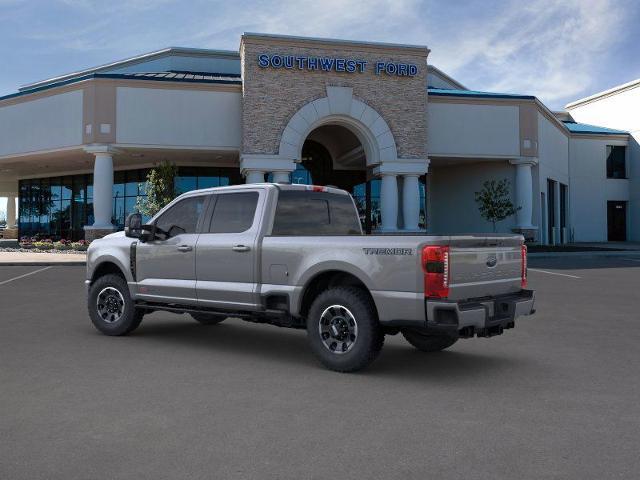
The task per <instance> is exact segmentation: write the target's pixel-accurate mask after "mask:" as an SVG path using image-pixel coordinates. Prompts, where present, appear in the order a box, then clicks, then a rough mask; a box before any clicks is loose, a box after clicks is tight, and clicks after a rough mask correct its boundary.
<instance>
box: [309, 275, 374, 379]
mask: <svg viewBox="0 0 640 480" xmlns="http://www.w3.org/2000/svg"><path fill="white" fill-rule="evenodd" d="M307 336H308V338H309V344H310V345H311V349H312V350H313V353H314V354H315V355H316V357H318V359H319V360H320V362H322V364H323V365H324V366H325V367H327V368H329V369H330V370H335V371H337V372H354V371H356V370H361V369H363V368H365V367H366V366H368V365H369V364H370V363H371V362H373V361H374V360H375V359H376V357H377V356H378V354H379V353H380V350H381V349H382V344H383V343H384V332H383V331H382V329H381V328H380V324H379V323H378V316H377V314H376V311H375V308H374V306H373V303H372V301H371V299H370V298H369V296H368V295H367V293H366V292H365V291H364V290H362V289H359V288H354V287H336V288H331V289H329V290H327V291H325V292H323V293H321V294H320V295H318V296H317V297H316V299H315V300H314V301H313V304H312V305H311V308H310V309H309V315H308V316H307Z"/></svg>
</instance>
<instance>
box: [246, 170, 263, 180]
mask: <svg viewBox="0 0 640 480" xmlns="http://www.w3.org/2000/svg"><path fill="white" fill-rule="evenodd" d="M245 175H246V179H247V183H264V170H247V171H246V173H245Z"/></svg>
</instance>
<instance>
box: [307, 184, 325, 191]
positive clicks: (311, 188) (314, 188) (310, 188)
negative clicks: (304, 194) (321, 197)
mask: <svg viewBox="0 0 640 480" xmlns="http://www.w3.org/2000/svg"><path fill="white" fill-rule="evenodd" d="M306 190H307V191H310V192H327V191H328V190H327V187H320V186H318V185H307V186H306Z"/></svg>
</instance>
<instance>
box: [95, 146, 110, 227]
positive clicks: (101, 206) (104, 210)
mask: <svg viewBox="0 0 640 480" xmlns="http://www.w3.org/2000/svg"><path fill="white" fill-rule="evenodd" d="M95 156H96V159H95V162H94V165H93V216H94V222H93V228H96V229H97V228H104V229H108V228H113V224H112V223H111V217H112V215H113V157H112V155H111V153H108V152H101V153H96V154H95Z"/></svg>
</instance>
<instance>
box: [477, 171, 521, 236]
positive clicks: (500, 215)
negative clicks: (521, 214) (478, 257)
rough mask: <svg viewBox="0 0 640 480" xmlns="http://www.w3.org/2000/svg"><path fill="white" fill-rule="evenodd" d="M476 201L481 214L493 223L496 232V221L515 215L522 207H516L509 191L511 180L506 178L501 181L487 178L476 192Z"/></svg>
mask: <svg viewBox="0 0 640 480" xmlns="http://www.w3.org/2000/svg"><path fill="white" fill-rule="evenodd" d="M476 203H477V204H478V210H479V211H480V215H481V216H482V218H484V219H485V220H486V221H488V222H491V224H492V225H493V232H494V233H495V232H496V223H498V222H501V221H502V220H504V219H505V218H508V217H510V216H511V215H514V214H515V213H516V212H517V211H518V210H520V208H521V207H518V208H516V207H515V206H514V205H513V203H511V194H510V193H509V181H508V180H507V179H506V178H504V179H502V180H500V181H497V182H496V181H495V180H487V181H486V182H484V183H483V184H482V190H480V191H479V192H476Z"/></svg>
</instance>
